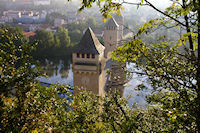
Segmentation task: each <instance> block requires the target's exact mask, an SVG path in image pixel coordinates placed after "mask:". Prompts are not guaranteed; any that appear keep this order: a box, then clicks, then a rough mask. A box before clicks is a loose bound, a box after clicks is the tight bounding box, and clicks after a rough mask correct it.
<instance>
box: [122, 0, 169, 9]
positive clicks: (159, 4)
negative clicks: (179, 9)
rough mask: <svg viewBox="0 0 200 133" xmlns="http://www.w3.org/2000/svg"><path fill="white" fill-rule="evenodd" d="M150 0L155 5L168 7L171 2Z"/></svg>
mask: <svg viewBox="0 0 200 133" xmlns="http://www.w3.org/2000/svg"><path fill="white" fill-rule="evenodd" d="M118 1H119V0H118ZM120 1H122V0H120ZM124 1H126V2H132V3H133V2H135V3H137V2H140V0H124ZM149 2H151V3H152V4H153V5H155V6H156V7H159V8H164V7H168V6H169V5H170V4H171V2H170V0H149Z"/></svg>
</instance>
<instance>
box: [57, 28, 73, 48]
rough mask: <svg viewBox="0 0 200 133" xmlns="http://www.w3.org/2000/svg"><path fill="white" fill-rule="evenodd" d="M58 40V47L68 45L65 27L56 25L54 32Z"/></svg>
mask: <svg viewBox="0 0 200 133" xmlns="http://www.w3.org/2000/svg"><path fill="white" fill-rule="evenodd" d="M56 36H57V37H58V39H59V41H60V47H61V48H65V47H68V46H70V37H69V36H68V31H67V29H65V28H63V27H58V32H57V34H56Z"/></svg>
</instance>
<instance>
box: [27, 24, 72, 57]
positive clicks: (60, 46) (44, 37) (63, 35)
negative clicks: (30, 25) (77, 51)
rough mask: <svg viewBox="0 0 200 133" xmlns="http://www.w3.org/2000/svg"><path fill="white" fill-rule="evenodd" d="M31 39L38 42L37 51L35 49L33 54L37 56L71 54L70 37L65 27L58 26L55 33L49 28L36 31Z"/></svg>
mask: <svg viewBox="0 0 200 133" xmlns="http://www.w3.org/2000/svg"><path fill="white" fill-rule="evenodd" d="M30 41H31V42H32V43H34V42H37V46H36V51H33V56H34V57H37V58H39V57H40V58H48V57H49V58H52V57H62V56H69V55H70V54H71V50H72V45H71V43H70V37H69V36H68V31H67V30H66V29H65V28H63V27H58V30H57V32H56V33H55V34H54V33H53V32H51V31H47V30H39V31H36V34H35V36H34V37H33V38H31V39H30Z"/></svg>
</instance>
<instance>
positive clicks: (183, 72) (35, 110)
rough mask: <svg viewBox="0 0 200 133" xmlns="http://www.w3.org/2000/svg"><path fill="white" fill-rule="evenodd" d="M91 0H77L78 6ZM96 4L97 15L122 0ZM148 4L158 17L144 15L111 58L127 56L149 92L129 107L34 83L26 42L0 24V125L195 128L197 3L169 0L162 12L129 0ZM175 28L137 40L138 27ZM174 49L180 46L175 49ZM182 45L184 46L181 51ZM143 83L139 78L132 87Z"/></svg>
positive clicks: (199, 86) (111, 98)
mask: <svg viewBox="0 0 200 133" xmlns="http://www.w3.org/2000/svg"><path fill="white" fill-rule="evenodd" d="M93 2H97V3H98V2H99V1H95V0H88V1H83V3H82V7H81V9H80V10H82V9H84V8H85V7H91V4H92V3H93ZM104 2H105V3H104V4H100V3H98V4H99V6H100V7H101V6H102V5H103V6H102V8H101V9H100V11H101V12H102V14H103V16H104V17H107V16H109V12H111V11H113V10H114V11H117V12H118V14H120V9H121V7H122V4H123V3H115V2H112V1H110V0H104ZM132 4H134V5H138V6H150V7H152V8H153V9H155V10H156V11H158V12H160V13H161V14H162V15H163V18H157V19H153V20H150V21H149V22H148V23H146V24H144V26H142V27H140V29H139V31H138V32H137V33H136V34H135V36H134V37H133V39H132V40H131V41H130V42H128V43H126V44H124V45H123V46H122V47H119V48H118V49H117V50H116V51H115V52H114V53H113V58H114V59H116V60H118V61H120V62H135V63H136V65H137V66H138V67H139V68H141V69H142V70H143V72H142V73H141V72H137V71H132V72H131V73H139V74H141V75H147V76H148V77H149V81H150V82H151V84H152V86H153V88H154V90H155V93H154V94H153V95H152V96H150V97H149V98H148V102H149V103H150V105H149V106H148V107H147V108H146V109H139V108H138V109H131V108H129V107H128V106H127V104H126V100H125V99H123V98H120V97H119V96H118V95H117V94H116V93H111V94H109V93H108V94H107V96H106V97H104V98H102V97H98V96H94V95H92V94H89V93H86V92H80V94H79V95H78V96H75V97H73V101H72V102H68V101H67V100H66V99H62V98H61V97H60V96H58V95H57V94H59V93H62V94H65V93H67V95H68V96H70V93H68V92H69V91H68V90H67V87H64V86H52V87H50V88H47V87H41V86H40V85H39V84H38V83H37V81H36V80H35V78H37V77H38V76H39V75H40V73H39V72H38V71H37V69H36V68H35V67H32V63H31V58H30V56H29V53H30V48H31V47H30V45H28V44H27V43H26V42H24V41H23V39H22V38H21V37H20V35H16V34H9V33H8V32H7V30H6V29H5V28H3V29H1V37H0V39H1V41H0V42H1V45H0V47H1V51H0V55H1V56H0V57H1V58H0V75H1V79H0V86H1V89H0V93H1V94H0V97H1V101H0V104H1V108H0V121H1V123H2V124H1V127H0V130H1V131H2V132H11V131H15V132H20V131H21V132H23V131H39V132H44V131H46V130H53V131H56V132H59V131H65V132H200V116H199V114H200V49H199V47H200V35H199V34H200V27H199V24H200V7H199V5H200V3H199V1H196V0H182V1H179V0H176V1H173V3H172V5H171V6H170V7H169V8H167V9H166V11H165V12H163V11H161V10H159V9H157V8H156V7H155V6H154V5H152V4H151V3H150V2H149V1H148V0H143V1H141V3H132ZM161 26H164V27H167V28H170V27H173V28H177V30H180V31H181V32H180V33H182V34H180V38H177V40H176V41H171V40H167V39H166V38H163V37H160V38H159V39H158V41H157V42H148V43H147V42H145V41H144V40H143V39H142V35H143V34H150V33H152V31H154V30H155V29H156V28H158V27H161ZM181 47H183V48H182V50H180V48H181ZM183 50H184V51H183ZM138 87H140V89H144V85H142V84H141V85H140V86H138Z"/></svg>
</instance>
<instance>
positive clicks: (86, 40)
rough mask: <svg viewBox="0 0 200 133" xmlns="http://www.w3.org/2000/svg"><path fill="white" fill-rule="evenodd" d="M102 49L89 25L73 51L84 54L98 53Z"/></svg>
mask: <svg viewBox="0 0 200 133" xmlns="http://www.w3.org/2000/svg"><path fill="white" fill-rule="evenodd" d="M103 51H104V46H103V45H102V44H101V43H100V42H99V40H98V39H97V37H96V36H95V34H94V32H93V31H92V29H91V28H90V27H89V28H88V29H87V31H86V32H85V34H84V35H83V37H82V39H81V41H80V43H79V44H78V45H77V46H76V47H75V49H74V51H73V52H75V53H84V54H100V53H102V52H103Z"/></svg>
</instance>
